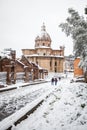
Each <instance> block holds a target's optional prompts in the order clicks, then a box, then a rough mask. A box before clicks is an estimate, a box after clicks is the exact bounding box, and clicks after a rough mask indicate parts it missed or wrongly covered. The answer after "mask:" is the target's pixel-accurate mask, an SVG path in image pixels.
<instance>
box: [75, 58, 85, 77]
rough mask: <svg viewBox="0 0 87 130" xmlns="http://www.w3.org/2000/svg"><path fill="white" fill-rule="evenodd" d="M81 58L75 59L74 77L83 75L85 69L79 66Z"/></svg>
mask: <svg viewBox="0 0 87 130" xmlns="http://www.w3.org/2000/svg"><path fill="white" fill-rule="evenodd" d="M79 63H80V58H79V57H77V58H76V59H75V60H74V77H78V76H83V69H81V68H79Z"/></svg>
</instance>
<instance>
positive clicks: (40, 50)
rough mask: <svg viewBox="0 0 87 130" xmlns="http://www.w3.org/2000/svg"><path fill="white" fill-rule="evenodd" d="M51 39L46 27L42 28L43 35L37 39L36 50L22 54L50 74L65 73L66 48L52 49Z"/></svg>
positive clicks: (23, 51) (23, 50)
mask: <svg viewBox="0 0 87 130" xmlns="http://www.w3.org/2000/svg"><path fill="white" fill-rule="evenodd" d="M51 42H52V41H51V38H50V35H49V34H48V33H47V32H46V28H45V25H44V24H43V26H42V27H41V33H40V35H38V36H37V37H36V38H35V48H34V49H28V48H27V49H22V53H23V55H24V56H25V57H27V58H28V60H29V61H31V62H35V63H36V64H38V65H39V66H41V67H42V68H44V69H47V70H48V72H63V71H64V68H63V66H64V65H63V64H64V46H60V49H56V50H53V49H52V48H51Z"/></svg>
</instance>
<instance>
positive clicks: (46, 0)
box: [0, 0, 87, 55]
mask: <svg viewBox="0 0 87 130" xmlns="http://www.w3.org/2000/svg"><path fill="white" fill-rule="evenodd" d="M86 5H87V0H0V45H1V47H0V50H2V49H4V48H12V49H16V50H17V54H18V55H19V54H21V53H20V52H21V49H23V48H29V49H31V48H34V45H35V41H34V40H35V38H36V36H37V35H38V34H39V33H40V31H41V26H42V24H43V22H44V23H45V26H46V30H47V32H48V33H49V35H50V37H51V39H52V48H53V49H55V48H56V49H57V48H58V47H59V46H60V45H65V55H69V54H71V53H72V50H73V44H72V40H71V39H70V38H69V37H68V38H67V37H66V35H65V34H64V32H62V31H61V28H59V27H58V25H59V24H60V23H61V22H65V19H66V18H67V17H68V16H69V14H68V8H70V7H72V8H73V9H75V10H77V11H78V12H79V13H80V15H84V8H85V7H86Z"/></svg>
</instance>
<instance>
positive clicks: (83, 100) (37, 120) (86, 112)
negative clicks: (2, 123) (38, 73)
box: [12, 79, 87, 130]
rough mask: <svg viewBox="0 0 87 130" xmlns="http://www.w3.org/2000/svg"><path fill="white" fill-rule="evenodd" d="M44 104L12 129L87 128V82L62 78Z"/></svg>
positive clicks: (59, 129)
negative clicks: (73, 81)
mask: <svg viewBox="0 0 87 130" xmlns="http://www.w3.org/2000/svg"><path fill="white" fill-rule="evenodd" d="M52 87H54V90H53V92H52V93H50V94H49V95H48V98H47V99H45V101H44V102H43V104H42V105H41V106H40V107H39V108H37V110H36V111H35V112H34V113H33V114H31V115H30V116H29V117H28V118H27V119H26V120H24V121H22V122H21V123H20V124H18V125H17V126H13V128H12V130H24V129H25V130H87V84H85V83H70V81H69V80H68V79H67V80H66V79H65V80H62V81H61V82H60V83H59V84H58V85H57V86H52Z"/></svg>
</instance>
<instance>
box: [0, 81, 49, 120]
mask: <svg viewBox="0 0 87 130" xmlns="http://www.w3.org/2000/svg"><path fill="white" fill-rule="evenodd" d="M50 89H51V85H50V82H49V83H43V84H38V85H31V86H27V87H23V88H18V89H15V90H11V91H7V92H3V93H0V121H1V120H3V119H4V118H6V117H8V116H9V115H11V114H13V113H14V112H16V111H17V110H19V109H20V108H22V107H24V106H25V105H26V104H28V103H30V102H32V101H34V100H35V99H36V98H38V97H40V96H41V95H43V94H44V93H45V92H47V91H49V90H50Z"/></svg>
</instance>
